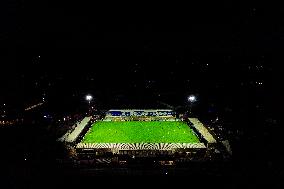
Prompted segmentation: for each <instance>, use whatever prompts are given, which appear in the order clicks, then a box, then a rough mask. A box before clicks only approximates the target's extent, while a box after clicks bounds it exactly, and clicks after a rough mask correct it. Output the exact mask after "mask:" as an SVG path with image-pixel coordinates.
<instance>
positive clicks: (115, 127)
mask: <svg viewBox="0 0 284 189" xmlns="http://www.w3.org/2000/svg"><path fill="white" fill-rule="evenodd" d="M81 142H82V143H198V142H199V139H198V138H197V136H196V135H195V133H194V132H193V131H192V130H191V129H190V127H189V126H188V125H187V124H186V123H184V122H181V121H113V122H112V121H98V122H96V123H94V124H93V125H92V127H91V128H90V130H89V131H88V132H87V134H86V135H85V137H84V138H83V140H82V141H81Z"/></svg>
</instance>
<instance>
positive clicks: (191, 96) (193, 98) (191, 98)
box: [188, 95, 196, 102]
mask: <svg viewBox="0 0 284 189" xmlns="http://www.w3.org/2000/svg"><path fill="white" fill-rule="evenodd" d="M188 101H189V102H195V101H196V97H195V96H194V95H190V96H189V97H188Z"/></svg>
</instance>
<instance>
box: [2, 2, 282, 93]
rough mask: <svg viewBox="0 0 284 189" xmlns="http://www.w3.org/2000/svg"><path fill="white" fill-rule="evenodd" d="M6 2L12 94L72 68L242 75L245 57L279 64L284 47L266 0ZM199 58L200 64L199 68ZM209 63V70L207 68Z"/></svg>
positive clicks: (277, 17)
mask: <svg viewBox="0 0 284 189" xmlns="http://www.w3.org/2000/svg"><path fill="white" fill-rule="evenodd" d="M3 2H4V5H5V6H1V11H0V14H1V18H0V21H1V31H0V32H1V33H0V40H1V43H0V46H1V53H0V54H1V65H3V66H2V68H4V69H2V70H4V71H3V74H1V81H2V83H3V86H4V89H5V94H6V95H5V96H6V97H10V98H14V97H13V95H14V96H18V95H16V94H26V92H27V91H28V90H27V88H26V87H27V86H28V85H26V84H25V85H23V81H24V79H23V78H22V77H23V76H24V77H25V78H27V77H28V78H31V81H33V79H37V78H40V77H42V76H44V75H45V74H46V75H49V77H50V78H52V77H53V76H54V77H55V76H56V77H60V75H65V76H66V75H67V76H68V78H69V81H72V82H76V80H77V81H80V79H79V78H82V77H85V75H87V77H90V78H91V77H94V78H99V80H108V79H109V80H113V79H115V78H117V77H118V76H119V77H120V78H127V77H129V76H131V77H132V76H134V77H133V82H134V83H135V82H138V81H139V82H142V81H144V79H148V80H149V79H157V78H162V80H163V81H164V84H161V85H165V83H167V82H168V81H171V82H170V83H171V86H174V85H175V84H177V83H179V85H177V86H185V85H183V84H184V82H185V81H187V80H188V79H191V80H192V81H193V82H192V83H194V81H196V77H195V76H198V79H199V82H202V81H203V82H204V81H212V78H213V80H217V81H218V80H219V81H221V82H227V80H228V78H230V79H231V80H233V81H239V80H240V75H241V74H239V75H235V74H234V71H236V70H240V69H241V68H240V65H241V64H251V63H252V64H255V63H258V62H261V61H262V59H265V60H266V62H265V64H267V62H269V64H275V65H276V64H277V62H278V61H279V60H278V59H277V58H276V57H278V58H279V57H280V58H281V52H282V49H283V48H282V44H283V42H284V41H283V40H284V38H283V21H284V20H283V11H282V10H281V9H279V8H278V7H276V6H274V7H272V8H270V7H269V6H268V5H264V4H260V3H259V2H250V3H235V2H233V1H224V2H222V3H216V2H214V3H211V4H206V6H205V5H204V4H202V3H201V4H199V5H193V4H190V5H180V6H178V7H176V6H167V7H164V6H162V5H160V6H158V7H155V6H147V5H146V6H142V5H141V6H140V5H133V6H132V7H130V8H129V6H123V5H120V6H119V7H118V6H115V5H114V6H107V5H99V4H83V3H78V2H77V3H68V4H64V3H58V2H56V3H47V2H38V3H34V2H33V3H31V2H28V1H20V2H19V1H13V0H12V1H3ZM120 7H123V8H120ZM145 7H147V8H145ZM39 55H40V56H41V58H40V59H39V58H38V56H39ZM263 56H264V57H265V58H261V57H263ZM271 57H273V58H271ZM192 62H194V63H196V64H198V65H199V67H198V68H197V67H196V68H194V69H193V67H194V65H191V63H192ZM206 63H210V69H211V72H210V74H207V73H206V74H205V73H204V72H203V71H202V70H203V69H202V68H204V65H205V64H206ZM136 64H138V66H136ZM142 65H143V66H142ZM275 67H276V68H277V66H275ZM136 69H137V70H138V73H136V72H135V70H136ZM139 70H140V71H139ZM187 70H194V71H191V73H190V74H189V73H187ZM196 70H197V71H196ZM275 70H276V71H278V72H279V70H280V69H275ZM102 78H103V79H102ZM142 78H143V79H142ZM175 78H179V79H176V80H175ZM224 78H226V79H224ZM25 80H27V79H25ZM27 81H29V80H27ZM33 82H34V81H33ZM27 83H28V82H27ZM29 85H32V83H29ZM196 85H198V84H196ZM78 86H79V84H78ZM173 90H174V89H173ZM23 96H25V95H23ZM26 96H28V95H26Z"/></svg>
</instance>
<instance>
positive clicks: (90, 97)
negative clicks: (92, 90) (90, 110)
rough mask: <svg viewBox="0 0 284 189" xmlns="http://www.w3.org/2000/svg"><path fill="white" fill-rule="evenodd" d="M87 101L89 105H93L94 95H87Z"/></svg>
mask: <svg viewBox="0 0 284 189" xmlns="http://www.w3.org/2000/svg"><path fill="white" fill-rule="evenodd" d="M86 100H87V101H88V103H89V105H90V104H91V101H92V100H93V96H92V95H89V94H88V95H86Z"/></svg>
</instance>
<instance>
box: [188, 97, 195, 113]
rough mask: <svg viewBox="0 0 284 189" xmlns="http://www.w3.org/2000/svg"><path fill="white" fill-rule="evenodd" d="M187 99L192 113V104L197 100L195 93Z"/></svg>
mask: <svg viewBox="0 0 284 189" xmlns="http://www.w3.org/2000/svg"><path fill="white" fill-rule="evenodd" d="M187 101H188V102H189V113H190V114H191V110H192V106H193V104H194V103H195V102H196V101H197V99H196V96H195V95H189V96H188V97H187Z"/></svg>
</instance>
